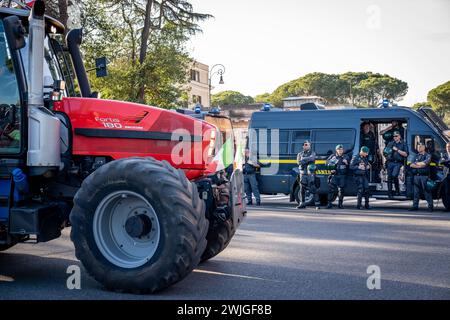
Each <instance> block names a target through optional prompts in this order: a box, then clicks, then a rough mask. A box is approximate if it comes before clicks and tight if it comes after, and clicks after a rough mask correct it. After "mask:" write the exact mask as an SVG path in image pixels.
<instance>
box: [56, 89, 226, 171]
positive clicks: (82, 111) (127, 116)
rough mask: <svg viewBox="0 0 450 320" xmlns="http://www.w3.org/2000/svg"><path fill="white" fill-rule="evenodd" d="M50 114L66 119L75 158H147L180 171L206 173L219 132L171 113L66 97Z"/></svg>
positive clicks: (117, 102) (104, 101)
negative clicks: (164, 163) (164, 161)
mask: <svg viewBox="0 0 450 320" xmlns="http://www.w3.org/2000/svg"><path fill="white" fill-rule="evenodd" d="M54 111H55V112H60V113H63V114H65V115H66V116H67V117H68V120H70V125H71V128H70V131H71V133H72V139H71V140H72V154H73V155H74V156H76V155H80V156H83V155H86V156H87V155H90V156H106V157H111V158H113V159H119V158H127V157H136V156H138V157H147V156H151V157H154V158H156V159H158V160H166V161H168V162H170V163H171V164H172V165H173V166H175V167H176V168H180V169H184V170H205V169H206V167H207V164H208V163H209V162H210V161H211V160H212V158H213V156H214V150H212V149H214V148H215V137H216V135H217V128H215V127H214V126H213V125H210V124H208V123H206V122H204V121H200V120H197V119H194V118H191V117H188V116H185V115H182V114H179V113H177V112H174V111H171V110H165V109H160V108H156V107H150V106H146V105H141V104H137V103H129V102H120V101H112V100H100V99H85V98H64V99H63V100H62V101H60V102H56V103H55V105H54Z"/></svg>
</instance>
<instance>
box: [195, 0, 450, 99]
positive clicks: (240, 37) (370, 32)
mask: <svg viewBox="0 0 450 320" xmlns="http://www.w3.org/2000/svg"><path fill="white" fill-rule="evenodd" d="M190 2H191V3H192V4H193V6H194V10H195V11H197V12H202V13H209V14H212V15H213V16H214V18H212V19H210V20H208V21H206V22H202V23H201V27H202V29H203V33H200V34H198V35H196V36H194V37H193V38H192V39H191V41H190V43H189V44H188V49H189V51H190V52H191V55H192V56H193V57H194V58H195V59H196V60H198V61H200V62H202V63H206V64H208V65H209V66H210V67H211V66H213V65H214V64H217V63H221V64H223V65H225V67H226V72H225V74H224V80H225V84H224V85H219V84H218V82H219V79H218V77H214V78H213V79H212V83H213V86H214V87H215V89H214V91H213V93H214V92H219V91H224V90H236V91H240V92H242V93H243V94H245V95H251V96H255V95H257V94H261V93H265V92H269V93H271V92H272V91H273V90H275V89H276V88H277V87H278V86H279V85H281V84H283V83H285V82H287V81H290V80H293V79H297V78H299V77H301V76H303V75H305V74H307V73H310V72H325V73H344V72H347V71H372V72H377V73H383V74H384V73H386V74H389V75H391V76H393V77H396V78H399V79H401V80H403V81H406V82H407V83H408V84H409V92H408V94H407V96H406V97H405V98H404V99H403V100H402V101H401V103H400V104H402V105H412V104H414V103H416V102H422V101H426V97H427V93H428V91H429V90H431V89H433V88H434V87H436V86H438V85H440V84H442V83H445V82H447V81H449V80H450V0H275V1H274V0H272V1H268V0H225V1H224V0H191V1H190Z"/></svg>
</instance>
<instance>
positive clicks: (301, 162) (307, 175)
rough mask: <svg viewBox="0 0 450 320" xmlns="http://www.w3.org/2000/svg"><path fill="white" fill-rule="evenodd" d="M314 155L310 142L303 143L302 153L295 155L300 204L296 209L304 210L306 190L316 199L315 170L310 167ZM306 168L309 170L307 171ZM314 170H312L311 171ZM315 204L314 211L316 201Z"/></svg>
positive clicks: (314, 157) (314, 158) (313, 161)
mask: <svg viewBox="0 0 450 320" xmlns="http://www.w3.org/2000/svg"><path fill="white" fill-rule="evenodd" d="M315 161H316V153H315V152H314V151H312V149H311V142H309V141H305V142H304V143H303V151H302V152H300V153H299V154H298V155H297V164H298V166H299V184H300V204H299V205H298V207H297V209H303V208H306V203H305V197H306V191H307V190H308V191H309V192H310V193H311V194H313V195H314V198H318V194H317V192H316V191H317V190H316V189H317V188H315V187H314V186H315V178H316V176H315V168H313V166H310V165H315ZM308 166H310V167H309V169H310V170H308ZM312 169H314V170H312ZM315 202H316V209H318V207H319V206H318V204H319V205H320V203H319V202H318V201H315Z"/></svg>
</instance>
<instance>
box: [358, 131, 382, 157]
mask: <svg viewBox="0 0 450 320" xmlns="http://www.w3.org/2000/svg"><path fill="white" fill-rule="evenodd" d="M360 141H361V146H360V147H367V148H369V158H370V159H371V160H372V159H375V155H376V154H377V149H378V147H377V140H376V138H375V134H374V133H373V132H372V131H369V132H368V133H364V132H362V131H361V137H360Z"/></svg>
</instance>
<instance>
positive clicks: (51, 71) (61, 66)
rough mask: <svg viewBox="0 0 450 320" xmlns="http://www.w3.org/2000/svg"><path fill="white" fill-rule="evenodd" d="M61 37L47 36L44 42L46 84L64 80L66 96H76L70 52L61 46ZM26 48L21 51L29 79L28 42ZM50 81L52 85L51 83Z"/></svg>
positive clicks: (44, 75)
mask: <svg viewBox="0 0 450 320" xmlns="http://www.w3.org/2000/svg"><path fill="white" fill-rule="evenodd" d="M61 38H62V36H61V35H46V37H45V40H44V74H43V77H44V84H45V85H53V82H54V81H56V80H64V81H65V83H66V90H65V92H64V93H63V94H64V95H65V96H76V90H75V82H74V76H73V75H74V72H73V68H72V64H71V60H70V56H69V54H68V52H66V51H64V49H63V45H62V44H61V42H60V41H61ZM26 43H27V44H26V46H25V47H24V48H23V49H21V50H20V54H21V56H22V61H23V65H24V68H25V74H26V76H27V77H28V62H29V58H28V52H29V51H28V41H27V42H26ZM49 81H50V83H49Z"/></svg>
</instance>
